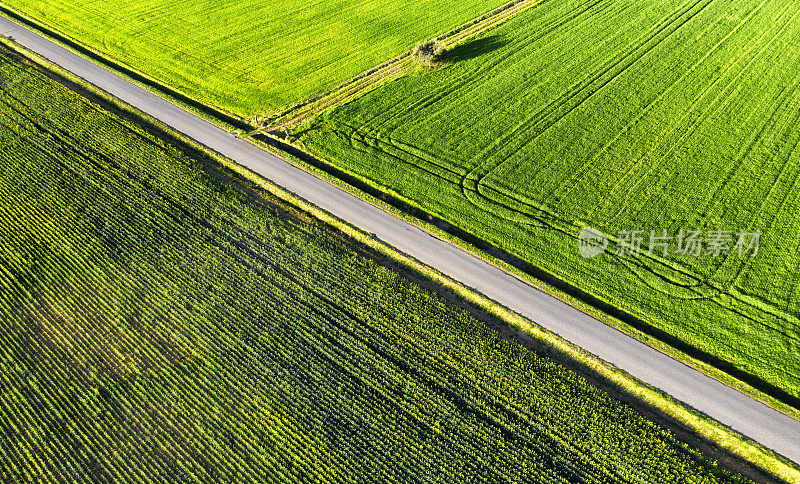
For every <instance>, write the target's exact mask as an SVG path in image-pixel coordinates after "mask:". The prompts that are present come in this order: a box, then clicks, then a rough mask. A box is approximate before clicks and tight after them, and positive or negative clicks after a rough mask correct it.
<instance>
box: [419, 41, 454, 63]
mask: <svg viewBox="0 0 800 484" xmlns="http://www.w3.org/2000/svg"><path fill="white" fill-rule="evenodd" d="M445 52H447V47H446V46H445V45H444V44H443V43H442V42H440V41H439V40H437V39H433V40H423V41H422V42H420V43H418V44H417V45H415V46H414V48H413V49H411V57H412V58H413V59H414V60H415V61H416V62H417V63H418V64H422V65H425V66H430V65H434V64H436V63H437V62H439V60H441V58H442V56H443V55H444V53H445Z"/></svg>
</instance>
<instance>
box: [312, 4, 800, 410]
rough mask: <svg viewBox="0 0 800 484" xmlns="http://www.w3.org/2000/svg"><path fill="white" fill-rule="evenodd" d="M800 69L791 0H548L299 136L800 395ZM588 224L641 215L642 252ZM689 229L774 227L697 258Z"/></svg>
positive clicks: (610, 227) (799, 24)
mask: <svg viewBox="0 0 800 484" xmlns="http://www.w3.org/2000/svg"><path fill="white" fill-rule="evenodd" d="M798 72H800V9H798V8H797V5H796V3H795V2H792V1H788V0H740V1H736V2H723V1H721V0H688V1H687V0H646V1H633V0H616V1H609V0H559V1H547V2H544V3H543V4H541V5H540V6H538V7H536V8H534V9H532V10H529V11H527V12H525V13H523V14H520V15H519V16H517V17H515V18H514V19H512V20H510V21H509V22H507V23H506V24H504V25H502V26H500V27H499V28H497V29H496V30H494V31H492V32H490V33H488V34H486V35H485V36H483V37H481V38H478V39H474V40H472V41H471V42H468V43H467V44H465V45H463V46H461V47H458V48H456V50H455V51H454V52H452V53H451V55H450V61H449V62H445V63H444V64H443V65H442V66H440V67H439V68H434V69H429V70H427V71H425V72H421V73H416V74H414V75H410V76H407V77H404V78H400V79H398V80H396V81H393V82H391V83H389V84H387V85H385V86H383V87H381V88H380V89H378V90H376V91H373V92H372V93H370V94H367V95H365V96H363V97H361V98H359V99H356V100H354V101H352V102H350V103H348V104H346V105H343V106H340V107H339V108H336V109H334V110H332V111H329V112H327V113H324V114H323V115H321V116H320V117H318V118H317V119H316V120H314V121H313V122H312V123H311V124H310V125H309V126H306V127H305V128H304V129H303V130H301V131H300V133H301V135H302V141H303V142H304V144H305V146H306V147H308V148H309V149H310V150H311V151H313V152H315V153H317V154H318V155H320V156H321V157H322V158H324V159H326V160H328V161H329V162H331V163H333V164H335V165H337V166H338V167H340V168H342V169H344V170H347V171H350V172H351V173H354V174H356V175H358V176H360V177H362V178H364V179H366V180H369V181H370V182H371V183H373V184H375V185H379V186H381V187H384V188H385V189H388V190H391V191H394V192H396V193H399V194H400V195H402V196H403V197H405V198H407V199H408V200H411V201H412V202H413V203H415V204H417V205H419V206H421V207H423V208H424V209H425V210H427V211H428V212H429V213H433V214H435V215H437V216H439V217H441V218H443V219H444V220H446V221H448V222H450V223H452V224H454V225H456V226H458V227H460V228H462V229H464V230H466V231H468V232H469V233H471V234H473V235H475V236H477V237H479V238H481V239H483V240H485V241H488V242H489V243H491V244H493V245H494V246H496V247H499V248H501V249H503V250H505V251H506V252H508V253H510V254H513V255H515V256H517V257H519V258H521V259H523V260H525V261H528V262H530V263H532V264H533V265H535V266H537V267H540V268H542V269H544V270H545V271H546V272H549V273H550V274H554V275H555V276H557V277H558V278H560V279H562V280H564V281H566V282H567V283H569V284H571V285H573V286H576V287H578V288H580V289H582V290H584V291H586V292H588V293H589V294H591V295H593V296H596V297H597V298H599V299H601V300H603V301H605V302H607V303H609V304H611V305H613V306H615V307H618V308H621V309H622V310H624V311H625V312H627V313H628V314H630V315H633V316H634V317H636V318H638V319H640V320H643V321H644V322H646V323H647V324H649V325H651V326H653V327H655V328H657V329H659V330H661V331H663V332H665V333H666V334H668V335H671V336H672V337H674V338H678V339H679V340H681V341H682V342H684V343H687V344H688V345H690V346H691V347H693V348H698V349H700V350H702V351H703V352H705V353H707V354H709V355H711V356H712V357H715V358H718V359H719V360H722V361H724V362H727V363H728V364H731V365H733V366H734V367H735V369H736V370H737V371H739V372H741V374H744V375H748V377H747V378H752V381H754V382H757V383H756V384H758V385H762V384H763V385H766V386H765V388H767V387H770V386H771V387H773V388H778V389H782V390H783V391H785V392H788V394H790V396H794V397H800V320H798V317H799V316H800V284H798V283H800V264H798V255H799V254H798V249H799V248H800V237H798V236H797V234H798V230H800V213H799V212H798V210H800V190H798V186H797V185H798V183H800V176H799V175H800V149H798V143H800V129H798V121H799V120H800V87H799V86H800V76H798ZM584 226H591V227H595V228H597V229H598V230H600V231H601V232H602V233H604V234H608V235H609V236H612V237H615V236H617V235H618V234H619V233H620V232H619V231H621V230H641V231H642V235H643V238H644V242H643V243H642V249H643V250H642V252H641V253H640V254H639V255H631V254H617V253H616V252H617V251H616V250H613V251H612V250H609V251H608V252H607V253H606V254H603V255H600V256H597V257H594V258H591V259H584V258H583V257H581V256H580V255H579V252H578V244H577V236H578V234H579V231H580V229H581V228H582V227H584ZM681 229H684V230H685V231H689V230H695V229H697V230H700V231H702V236H703V237H704V238H707V237H708V236H709V232H710V231H715V230H729V231H733V234H732V235H733V239H734V240H733V241H732V242H731V245H732V244H734V243H735V239H736V238H737V236H738V233H739V231H745V232H749V233H755V231H761V233H762V235H761V239H760V244H759V251H758V254H757V255H755V256H754V257H751V256H752V255H753V252H752V251H750V252H749V253H745V254H744V257H740V256H739V254H738V251H735V250H732V251H731V253H730V255H729V256H727V257H726V256H725V254H724V253H720V254H716V255H715V254H707V253H706V252H705V251H706V250H709V249H711V246H710V245H706V246H704V247H703V249H702V251H703V253H702V254H700V255H699V256H692V255H691V254H678V253H677V251H676V249H677V241H678V237H677V235H678V234H679V233H680V230H681ZM651 230H653V231H656V234H657V235H663V230H667V231H668V232H667V235H668V236H672V237H673V239H672V245H671V246H670V247H668V250H669V252H668V253H667V254H666V255H665V254H664V253H663V251H662V250H661V249H658V246H656V249H657V250H655V251H654V252H653V253H652V254H648V253H647V251H646V249H647V248H648V247H649V240H650V231H651ZM684 233H687V232H684ZM751 241H752V237H751V238H749V239H746V243H748V244H749V242H751ZM612 242H614V240H613V238H612ZM612 247H614V244H613V243H612V244H611V245H610V246H609V249H611V248H612Z"/></svg>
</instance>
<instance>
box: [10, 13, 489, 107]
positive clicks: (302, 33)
mask: <svg viewBox="0 0 800 484" xmlns="http://www.w3.org/2000/svg"><path fill="white" fill-rule="evenodd" d="M4 3H6V4H8V5H10V6H12V7H13V8H14V9H16V10H18V11H20V12H23V13H25V14H28V15H30V16H32V17H33V18H35V19H37V20H38V21H41V22H43V23H45V24H46V25H47V26H49V27H52V28H55V29H57V30H59V31H60V32H62V33H64V34H66V35H68V36H70V37H71V38H74V39H77V40H78V41H80V42H82V43H83V44H85V45H88V46H90V47H92V48H94V49H96V50H98V51H100V52H102V53H103V54H106V55H108V56H110V57H111V58H113V59H114V60H116V61H120V62H122V63H124V64H127V65H128V66H131V67H133V68H135V69H137V70H139V71H141V72H143V73H145V74H147V75H149V76H151V77H153V78H155V79H157V80H158V81H160V82H162V83H164V84H166V85H168V86H170V87H171V88H174V89H178V90H179V91H181V92H183V93H185V94H187V95H189V96H191V97H193V98H194V99H197V100H199V101H201V102H204V103H206V104H210V105H212V106H215V107H219V108H222V109H224V110H227V111H229V112H232V113H234V114H238V115H242V116H249V115H251V114H271V113H272V112H274V111H276V110H277V109H278V108H280V107H282V106H286V105H289V104H293V103H295V102H298V101H300V100H302V99H305V98H307V97H309V96H311V95H313V94H316V93H317V92H319V91H322V90H324V89H327V88H330V87H333V86H335V85H336V84H338V83H340V82H343V81H345V80H347V79H349V78H351V77H353V76H355V75H356V74H358V73H360V72H362V71H364V70H366V69H368V68H370V67H372V66H373V65H375V64H379V63H381V62H383V61H384V60H386V59H389V58H391V57H393V56H395V55H398V54H400V53H401V52H403V51H405V50H407V49H409V48H410V47H411V46H413V45H414V44H415V43H416V42H418V41H419V40H421V39H426V38H429V37H433V36H435V35H436V34H439V33H442V32H445V31H447V30H449V29H452V28H454V27H456V26H458V25H460V24H461V23H464V22H466V21H467V20H470V19H472V18H474V17H477V16H480V15H482V14H484V13H486V12H488V11H490V10H492V9H493V8H496V7H498V6H500V5H502V4H503V3H505V2H504V1H503V0H459V1H455V0H418V1H414V2H397V1H394V0H316V1H312V2H307V1H302V2H298V1H297V0H277V1H269V2H266V1H259V0H236V1H229V2H220V1H213V0H202V1H194V0H138V1H129V0H103V1H97V0H77V1H76V0H48V1H46V2H42V1H41V0H11V1H7V2H4Z"/></svg>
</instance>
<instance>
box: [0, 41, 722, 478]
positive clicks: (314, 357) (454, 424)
mask: <svg viewBox="0 0 800 484" xmlns="http://www.w3.org/2000/svg"><path fill="white" fill-rule="evenodd" d="M0 91H2V96H0V240H3V244H2V246H1V247H0V285H1V286H2V290H0V429H2V439H0V462H2V465H1V466H0V477H1V478H2V479H3V480H4V481H34V480H38V479H41V480H44V481H53V480H59V481H64V482H85V481H94V482H97V481H100V482H103V481H112V480H113V481H142V482H144V481H146V482H151V479H154V480H158V481H163V480H167V479H170V480H175V479H178V480H181V481H184V480H185V481H218V482H234V481H235V482H243V481H260V482H263V481H271V482H290V481H296V482H304V483H305V482H323V481H324V482H329V481H343V482H354V481H356V480H358V481H362V482H363V481H375V482H407V481H450V482H465V481H468V482H601V481H602V482H610V481H625V482H629V481H635V482H654V483H661V482H703V483H706V482H708V483H710V482H731V481H738V478H737V479H734V478H732V477H730V476H727V475H726V474H724V473H722V472H721V471H719V470H718V469H717V468H716V466H715V464H714V463H711V462H708V461H706V460H704V459H703V458H702V457H700V456H699V454H698V453H697V452H696V451H693V450H691V449H690V448H688V447H686V446H685V445H683V444H681V443H679V442H678V441H676V439H675V438H674V437H673V436H672V434H670V433H669V432H668V431H666V430H664V429H663V428H660V427H658V426H657V425H655V424H653V423H652V422H650V421H648V420H645V419H643V418H642V417H641V416H640V415H639V414H638V413H636V412H635V411H634V410H632V409H631V408H629V407H627V406H625V405H621V404H619V403H616V402H615V401H613V400H611V399H610V398H608V397H607V396H606V395H605V394H603V393H600V392H598V391H597V390H595V389H594V388H593V387H590V386H589V385H588V384H587V383H586V382H585V381H584V380H583V379H581V378H580V377H578V376H576V375H575V374H573V373H570V372H569V371H567V370H566V369H564V368H563V367H560V366H558V365H556V364H554V363H553V362H552V361H550V360H548V359H545V358H542V357H539V356H537V355H536V354H534V353H532V352H529V351H527V350H524V349H522V348H521V347H519V346H518V345H515V344H511V343H508V342H506V341H505V340H502V339H501V338H499V337H497V336H496V335H494V333H492V332H491V331H490V330H488V329H486V328H485V327H484V326H483V325H482V324H481V323H479V322H477V321H476V320H474V319H473V318H472V317H470V316H469V315H468V314H467V313H466V312H465V311H462V310H458V309H456V308H454V307H453V306H451V305H449V304H447V303H446V302H444V301H442V300H441V299H439V298H438V297H437V296H436V295H435V294H433V293H430V292H427V291H425V290H422V289H421V288H419V287H417V286H415V285H413V284H411V283H410V282H408V281H407V280H405V279H403V278H402V277H400V276H399V275H398V274H396V273H394V272H392V271H390V270H388V269H386V268H384V267H383V266H381V265H379V264H378V263H377V262H375V261H374V260H373V259H371V258H368V257H366V256H364V255H359V254H358V253H357V252H356V251H355V248H354V246H352V245H351V244H350V243H348V242H346V241H344V240H342V238H341V237H339V236H337V235H336V233H334V232H333V231H331V230H330V229H329V228H326V227H325V226H322V225H321V224H318V223H314V222H311V221H302V220H301V219H300V218H301V217H302V215H301V214H297V213H293V212H292V211H291V209H290V208H287V207H283V208H281V207H280V206H276V205H275V202H274V201H270V200H269V199H267V198H266V197H265V195H263V194H261V193H259V192H258V191H256V190H255V189H253V188H252V187H250V186H249V185H247V183H246V182H244V181H242V180H238V181H237V180H233V179H232V178H231V177H232V175H227V174H225V173H224V172H222V171H221V170H218V169H215V168H214V165H213V164H212V163H211V162H210V161H209V160H205V161H203V160H199V159H198V158H194V157H192V155H191V153H189V152H187V151H186V149H185V148H183V147H181V146H180V145H177V144H171V143H168V142H166V141H164V140H161V139H159V138H156V137H154V136H153V135H152V134H150V133H149V132H147V131H146V130H144V129H143V128H142V127H140V126H138V125H136V124H134V123H132V122H130V121H127V120H125V119H123V118H120V117H117V116H116V115H110V114H109V113H107V112H105V111H103V110H102V109H101V108H99V107H97V106H95V105H93V104H91V103H89V102H88V101H86V100H84V99H83V98H80V97H78V96H77V95H75V94H74V93H72V92H71V91H69V90H67V89H66V88H64V87H62V86H61V85H59V84H57V83H56V82H54V81H52V80H51V79H50V78H48V77H45V76H43V75H41V74H39V73H37V72H35V71H34V70H33V69H31V68H27V67H22V66H21V65H20V64H17V63H14V62H12V61H10V59H9V58H8V57H7V56H5V55H2V54H0Z"/></svg>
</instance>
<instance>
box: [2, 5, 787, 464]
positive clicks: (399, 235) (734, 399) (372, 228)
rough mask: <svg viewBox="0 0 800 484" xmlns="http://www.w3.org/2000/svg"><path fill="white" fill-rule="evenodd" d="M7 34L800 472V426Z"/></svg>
mask: <svg viewBox="0 0 800 484" xmlns="http://www.w3.org/2000/svg"><path fill="white" fill-rule="evenodd" d="M0 34H4V35H6V36H8V37H12V38H13V39H14V40H15V41H17V42H18V43H20V44H22V45H24V46H26V47H28V48H29V49H31V50H33V51H35V52H37V53H38V54H39V55H41V56H43V57H45V58H47V59H49V60H50V61H52V62H54V63H56V64H58V65H60V66H62V67H63V68H65V69H67V70H69V71H71V72H73V73H75V74H77V75H78V76H80V77H82V78H83V79H85V80H87V81H89V82H90V83H92V84H94V85H95V86H97V87H99V88H101V89H104V90H105V91H107V92H109V93H111V94H113V95H114V96H116V97H118V98H120V99H122V100H123V101H125V102H127V103H129V104H131V105H133V106H135V107H137V108H139V109H140V110H142V111H144V112H146V113H148V114H150V115H151V116H153V117H155V118H157V119H159V120H161V121H162V122H164V123H166V124H169V125H170V126H173V127H174V128H175V129H177V130H178V131H181V132H183V133H184V134H186V135H188V136H190V137H191V138H194V139H195V140H197V141H199V142H200V143H202V144H204V145H206V146H207V147H209V148H211V149H213V150H215V151H217V152H218V153H220V154H222V155H224V156H227V157H228V158H230V159H232V160H234V161H236V162H238V163H240V164H242V165H243V166H245V167H247V168H249V169H250V170H252V171H254V172H256V173H259V174H261V175H262V176H264V177H265V178H267V179H269V180H272V181H273V182H275V183H277V184H278V185H281V186H283V187H285V188H286V189H288V190H290V191H292V192H294V193H295V194H297V195H299V196H300V197H303V198H304V199H306V200H308V201H310V202H311V203H314V204H315V205H317V206H319V207H321V208H322V209H324V210H327V211H328V212H330V213H332V214H334V215H336V216H337V217H339V218H341V219H342V220H345V221H347V222H349V223H351V224H353V225H355V226H357V227H360V228H361V229H362V230H364V231H366V232H371V233H374V234H375V235H376V236H377V237H378V238H380V239H381V240H383V241H384V242H386V243H388V244H391V245H392V246H394V247H396V248H398V249H399V250H401V251H403V252H405V253H406V254H409V255H411V256H413V257H415V258H417V259H418V260H420V261H422V262H423V263H425V264H428V265H430V266H432V267H434V268H436V269H438V270H439V271H441V272H443V273H444V274H447V275H449V276H450V277H452V278H454V279H456V280H458V281H460V282H462V283H463V284H466V285H467V286H470V287H472V288H474V289H476V290H478V291H480V292H481V293H483V294H485V295H486V296H488V297H490V298H492V299H494V300H495V301H497V302H499V303H501V304H503V305H505V306H506V307H508V308H511V309H512V310H514V311H516V312H518V313H519V314H522V315H524V316H525V317H527V318H529V319H531V320H532V321H535V322H536V323H538V324H540V325H542V326H544V327H545V328H547V329H549V330H551V331H553V332H555V333H556V334H558V335H560V336H562V337H563V338H565V339H567V340H568V341H571V342H572V343H574V344H576V345H578V346H581V347H582V348H584V349H586V350H587V351H589V352H591V353H594V354H595V355H597V356H599V357H600V358H602V359H604V360H606V361H608V362H610V363H612V364H613V365H616V366H617V367H618V368H621V369H623V370H625V371H627V372H628V373H630V374H631V375H633V376H635V377H637V378H639V379H640V380H642V381H644V382H646V383H649V384H650V385H652V386H654V387H657V388H660V389H661V390H663V391H665V392H666V393H668V394H670V395H672V396H673V397H675V398H676V399H678V400H680V401H682V402H685V403H686V404H688V405H690V406H692V407H694V408H695V409H697V410H699V411H701V412H704V413H705V414H707V415H709V416H711V417H713V418H715V419H716V420H718V421H720V422H722V423H723V424H725V425H728V426H729V427H731V428H733V429H735V430H737V431H739V432H741V433H742V434H744V435H746V436H748V437H750V438H752V439H753V440H755V441H757V442H760V443H761V444H762V445H764V446H766V447H768V448H770V449H773V450H775V451H776V452H778V453H780V454H782V455H784V456H786V457H787V458H789V459H791V460H793V461H795V462H798V463H800V422H798V421H797V420H794V419H792V418H789V417H787V416H786V415H784V414H782V413H780V412H777V411H775V410H773V409H772V408H770V407H768V406H766V405H764V404H762V403H760V402H758V401H756V400H754V399H752V398H750V397H748V396H746V395H744V394H742V393H740V392H738V391H736V390H734V389H732V388H730V387H728V386H726V385H723V384H722V383H720V382H718V381H717V380H714V379H712V378H710V377H708V376H706V375H704V374H703V373H700V372H698V371H697V370H694V369H692V368H690V367H688V366H686V365H684V364H683V363H680V362H678V361H676V360H674V359H672V358H670V357H669V356H667V355H665V354H663V353H661V352H659V351H656V350H655V349H653V348H651V347H649V346H647V345H646V344H644V343H641V342H639V341H637V340H635V339H633V338H631V337H629V336H627V335H625V334H624V333H622V332H620V331H617V330H615V329H613V328H611V327H609V326H607V325H606V324H604V323H602V322H600V321H599V320H597V319H594V318H592V317H591V316H589V315H587V314H585V313H583V312H581V311H579V310H577V309H575V308H573V307H572V306H569V305H568V304H566V303H564V302H562V301H560V300H558V299H556V298H554V297H553V296H550V295H548V294H546V293H543V292H542V291H540V290H538V289H536V288H534V287H532V286H530V285H528V284H526V283H525V282H523V281H521V280H520V279H518V278H516V277H514V276H512V275H510V274H508V273H506V272H504V271H502V270H500V269H498V268H496V267H494V266H492V265H491V264H488V263H486V262H484V261H482V260H481V259H479V258H477V257H475V256H473V255H471V254H469V253H467V252H465V251H463V250H461V249H459V248H457V247H455V246H453V245H451V244H449V243H447V242H444V241H442V240H439V239H437V238H435V237H433V236H431V235H430V234H429V233H427V232H425V231H424V230H422V229H420V228H419V227H417V226H415V225H412V224H410V223H407V222H405V221H402V220H400V219H398V218H396V217H394V216H393V215H390V214H388V213H386V212H384V211H383V210H381V209H379V208H377V207H375V206H373V205H371V204H370V203H368V202H365V201H364V200H361V199H360V198H357V197H355V196H353V195H351V194H349V193H347V192H345V191H343V190H340V189H339V188H336V187H334V186H332V185H330V184H328V183H326V182H324V181H322V180H320V179H319V178H317V177H315V176H314V175H311V174H309V173H308V172H305V171H303V170H301V169H299V168H297V167H295V166H294V165H292V164H290V163H288V162H286V161H284V160H282V159H280V158H278V157H276V156H273V155H272V154H270V153H267V152H265V151H263V150H261V149H259V148H258V147H256V146H254V145H252V144H250V143H248V142H246V141H244V140H240V139H238V138H236V137H235V136H233V135H231V134H229V133H228V132H227V131H225V130H223V129H220V128H219V127H217V126H214V125H213V124H211V123H209V122H207V121H204V120H202V119H200V118H198V117H197V116H194V115H193V114H190V113H188V112H186V111H184V110H183V109H181V108H179V107H177V106H175V105H174V104H171V103H169V102H168V101H166V100H164V99H162V98H160V97H157V96H155V95H153V94H151V93H149V92H147V91H145V90H144V89H141V88H139V87H138V86H136V85H134V84H131V83H130V82H128V81H126V80H124V79H122V78H120V77H118V76H117V75H115V74H113V73H111V72H109V71H107V70H105V69H103V68H101V67H99V66H97V65H95V64H93V63H91V62H89V61H88V60H86V59H84V58H82V57H79V56H77V55H75V54H73V53H71V52H69V51H67V50H66V49H64V48H62V47H60V46H58V45H56V44H54V43H52V42H50V41H49V40H47V39H44V38H43V37H41V36H39V35H37V34H35V33H33V32H31V31H29V30H28V29H26V28H24V27H22V26H20V25H18V24H16V23H14V22H12V21H11V20H9V19H7V18H5V17H3V16H2V15H0Z"/></svg>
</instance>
